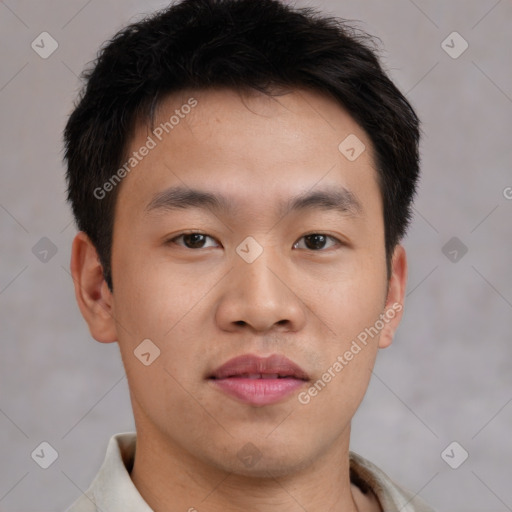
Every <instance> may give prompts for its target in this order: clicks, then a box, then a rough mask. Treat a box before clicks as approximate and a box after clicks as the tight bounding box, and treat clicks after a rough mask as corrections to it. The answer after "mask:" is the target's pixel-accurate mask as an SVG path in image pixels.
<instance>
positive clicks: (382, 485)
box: [350, 452, 434, 512]
mask: <svg viewBox="0 0 512 512" xmlns="http://www.w3.org/2000/svg"><path fill="white" fill-rule="evenodd" d="M350 472H351V475H353V477H354V480H355V482H354V483H356V484H358V483H360V484H362V485H361V487H362V490H363V492H364V490H365V489H366V490H367V489H370V490H371V491H372V492H373V493H374V494H375V495H376V496H377V498H378V500H379V502H380V505H381V507H382V509H383V512H394V511H395V510H400V511H401V512H434V510H433V509H432V508H431V507H430V506H429V505H427V504H426V503H425V502H424V501H423V500H422V499H421V498H419V497H418V496H417V495H414V494H413V493H411V492H410V491H408V490H407V489H404V488H403V487H401V486H400V485H398V484H397V483H396V482H395V481H394V480H392V479H391V478H390V477H389V476H388V475H387V474H386V473H384V471H382V470H381V469H380V468H379V467H378V466H376V465H375V464H373V463H372V462H370V461H369V460H367V459H365V458H364V457H362V456H361V455H358V454H356V453H354V452H350Z"/></svg>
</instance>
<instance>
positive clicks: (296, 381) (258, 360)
mask: <svg viewBox="0 0 512 512" xmlns="http://www.w3.org/2000/svg"><path fill="white" fill-rule="evenodd" d="M308 380H309V377H308V375H307V374H306V372H305V371H304V370H303V369H302V368H300V366H298V365H296V364H295V363H294V362H293V361H290V360H289V359H288V358H286V357H284V356H282V355H278V354H274V355H272V356H270V357H258V356H255V355H252V354H245V355H242V356H239V357H235V358H233V359H230V360H229V361H228V362H226V363H225V364H223V365H222V366H220V367H219V368H218V369H217V370H215V371H214V372H213V373H212V374H211V375H210V376H209V382H211V384H212V385H213V386H215V387H217V388H219V389H220V390H222V391H223V392H225V393H226V394H228V395H230V396H232V397H234V398H237V399H239V400H241V401H242V402H245V403H248V404H251V405H259V406H262V405H269V404H273V403H276V402H279V401H281V400H283V399H284V398H285V397H286V396H288V395H290V394H291V393H293V391H295V390H297V389H298V388H300V387H301V386H303V385H304V383H305V382H306V381H308Z"/></svg>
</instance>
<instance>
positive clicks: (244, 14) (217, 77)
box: [64, 0, 420, 290]
mask: <svg viewBox="0 0 512 512" xmlns="http://www.w3.org/2000/svg"><path fill="white" fill-rule="evenodd" d="M377 51H378V50H377V45H376V44H375V39H374V38H373V37H371V36H369V35H368V34H366V33H365V32H363V31H361V30H358V29H356V28H354V27H353V26H351V25H350V24H349V23H348V22H347V21H346V20H343V19H340V18H335V17H329V16H325V15H322V14H321V13H320V12H318V11H317V10H315V9H313V8H311V7H308V8H297V7H292V6H289V5H285V4H283V3H281V2H280V1H278V0H258V1H255V0H183V1H180V2H178V3H175V4H171V5H170V6H169V7H167V8H166V9H164V10H162V11H158V12H156V13H154V14H153V15H151V16H149V17H147V18H145V19H143V20H141V21H139V22H136V23H132V24H131V25H128V26H127V27H125V28H124V29H122V30H121V31H119V32H118V33H117V34H116V35H115V36H114V37H113V38H112V39H111V40H110V41H107V43H106V44H104V45H103V47H102V48H101V49H100V51H99V53H98V56H97V58H96V60H95V61H94V62H93V63H92V66H91V67H89V69H86V70H85V71H84V73H83V75H82V76H83V78H84V80H85V84H84V87H83V89H82V91H81V94H80V96H79V99H78V102H77V104H76V105H75V109H74V111H73V112H72V114H71V115H70V117H69V120H68V122H67V125H66V128H65V131H64V141H65V155H64V158H65V161H66V163H67V173H66V178H67V183H68V200H69V201H70V203H71V205H72V209H73V214H74V216H75V219H76V222H77V225H78V228H79V229H80V230H81V231H84V232H85V233H86V234H87V235H88V236H89V238H90V239H91V241H92V243H93V244H94V246H95V247H96V250H97V252H98V257H99V259H100V262H101V264H102V268H103V274H104V278H105V280H106V282H107V284H108V286H109V288H110V289H111V290H113V285H112V268H111V261H110V260H111V248H112V234H113V225H114V206H115V201H116V197H117V194H118V191H119V188H120V187H114V188H113V190H112V191H111V192H110V193H108V194H103V195H104V197H100V198H98V197H97V196H98V194H97V193H95V190H98V189H99V188H101V187H102V186H103V185H104V184H105V183H106V182H108V180H109V179H111V177H112V176H113V175H114V174H115V172H116V170H118V169H119V168H120V166H121V165H122V164H123V161H124V157H126V151H127V146H128V142H129V140H130V136H131V134H132V133H133V130H134V128H135V125H136V123H137V122H140V121H141V120H146V121H150V120H152V119H153V116H154V112H155V108H156V107H157V106H158V105H159V103H160V102H161V101H162V100H163V99H164V98H165V97H166V96H167V95H169V94H171V93H174V92H178V91H180V90H185V89H198V90H200V89H203V90H204V89H208V88H216V87H217V88H220V87H229V88H233V89H237V90H251V89H252V90H257V91H260V92H263V93H265V94H268V95H270V94H271V93H272V91H273V90H276V89H279V88H281V89H282V88H289V89H291V90H293V88H297V89H299V88H308V89H312V90H314V91H317V92H319V93H323V94H325V95H328V96H330V97H333V98H334V99H335V100H336V101H338V102H339V104H340V106H342V107H343V108H344V109H345V110H346V111H348V113H349V114H350V115H351V116H352V118H353V119H354V120H355V121H356V122H357V123H358V124H359V125H360V126H361V128H363V129H364V131H365V132H366V133H367V134H368V136H369V138H370V140H371V142H372V145H373V149H374V160H375V164H376V167H377V174H378V182H379V187H380V191H381V194H382V199H383V217H384V225H385V240H386V242H385V245H386V247H385V248H386V263H387V272H388V279H389V277H390V271H391V267H390V265H391V256H392V254H393V250H394V248H395V246H396V244H397V243H398V242H399V241H400V240H401V238H402V237H403V236H404V235H405V232H406V230H407V227H408V224H409V222H410V219H411V216H412V215H411V207H412V200H413V197H414V194H415V192H416V186H417V181H418V177H419V149H418V146H419V138H420V129H419V120H418V117H417V115H416V113H415V112H414V110H413V108H412V107H411V105H410V103H409V102H408V101H407V99H406V98H405V97H404V96H403V95H402V93H401V92H400V91H399V90H398V89H397V87H396V86H395V85H394V84H393V82H392V81H391V80H390V79H389V78H388V76H387V75H386V73H385V72H384V70H383V69H382V67H381V64H380V62H379V57H378V54H377ZM340 142H341V141H340Z"/></svg>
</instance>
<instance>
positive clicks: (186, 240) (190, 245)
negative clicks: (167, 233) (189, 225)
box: [168, 233, 215, 249]
mask: <svg viewBox="0 0 512 512" xmlns="http://www.w3.org/2000/svg"><path fill="white" fill-rule="evenodd" d="M208 238H209V239H211V240H213V238H212V237H211V236H208V235H205V234H204V233H183V234H181V235H179V236H176V237H174V238H172V239H171V240H169V242H168V243H174V244H177V245H181V246H184V247H185V248H186V249H205V248H208V247H215V245H209V246H205V243H206V240H207V239H208ZM178 240H182V243H179V242H178Z"/></svg>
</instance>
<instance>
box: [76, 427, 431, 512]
mask: <svg viewBox="0 0 512 512" xmlns="http://www.w3.org/2000/svg"><path fill="white" fill-rule="evenodd" d="M135 442H136V433H135V432H126V433H121V434H116V435H114V436H112V437H111V438H110V441H109V443H108V447H107V453H106V455H105V460H104V462H103V464H102V466H101V468H100V470H99V472H98V474H97V475H96V477H95V479H94V480H93V482H92V484H91V486H90V487H89V489H87V491H86V492H85V493H84V494H83V495H82V496H80V497H79V498H78V499H77V500H76V501H75V502H74V503H73V505H71V507H69V508H68V509H67V510H66V512H153V511H152V509H151V508H150V507H149V505H148V504H147V503H146V502H145V501H144V499H143V498H142V496H141V495H140V494H139V491H138V490H137V488H136V487H135V485H134V484H133V482H132V480H131V478H130V471H131V469H132V466H133V460H134V456H135ZM350 472H351V480H352V483H353V484H355V485H356V486H357V487H359V489H361V492H363V494H366V495H367V496H368V493H373V496H371V497H372V498H373V499H375V497H377V499H378V501H379V503H380V506H381V508H382V510H383V512H434V511H433V509H431V508H430V507H429V506H428V505H426V504H425V503H424V502H423V501H421V500H420V499H419V498H418V497H415V496H414V495H413V494H411V493H409V492H408V491H405V490H404V489H401V488H400V487H399V486H398V485H397V484H395V483H394V482H393V481H392V480H391V479H390V478H389V477H388V476H387V475H386V474H385V473H384V472H383V471H381V470H380V469H379V468H378V467H377V466H375V465H374V464H372V463H371V462H370V461H368V460H366V459H364V458H363V457H361V456H360V455H357V454H356V453H353V452H350Z"/></svg>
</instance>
